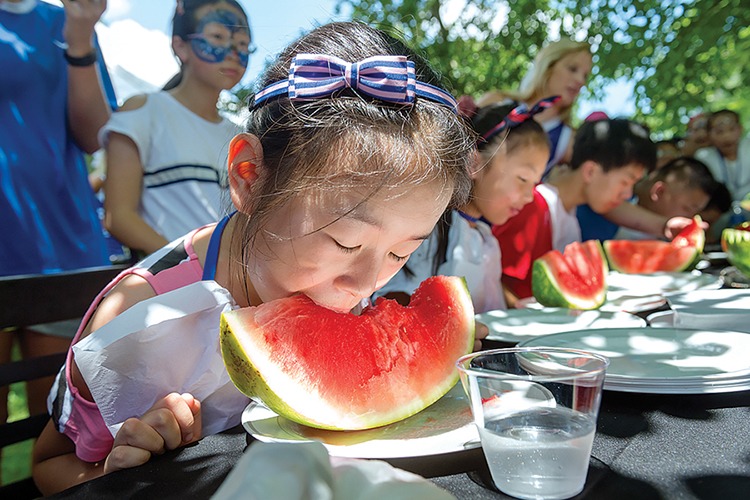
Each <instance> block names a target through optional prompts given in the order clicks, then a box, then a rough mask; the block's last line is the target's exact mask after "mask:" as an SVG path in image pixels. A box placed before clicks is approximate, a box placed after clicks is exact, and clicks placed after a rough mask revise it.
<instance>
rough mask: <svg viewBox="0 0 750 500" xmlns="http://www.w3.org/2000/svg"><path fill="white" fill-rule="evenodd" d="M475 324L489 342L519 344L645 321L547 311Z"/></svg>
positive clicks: (511, 313) (491, 315)
mask: <svg viewBox="0 0 750 500" xmlns="http://www.w3.org/2000/svg"><path fill="white" fill-rule="evenodd" d="M476 320H477V321H479V322H481V323H484V324H485V325H487V327H488V328H489V329H490V333H489V335H488V336H487V339H489V340H496V341H501V342H516V343H517V342H522V341H524V340H528V339H533V338H536V337H540V336H542V335H551V334H554V333H561V332H569V331H573V330H583V329H585V328H624V327H633V328H637V327H645V326H646V321H645V320H643V319H641V318H639V317H638V316H634V315H632V314H629V313H625V312H619V311H618V312H613V311H600V310H593V311H581V310H577V309H564V308H553V307H547V308H544V309H541V310H535V309H509V310H507V311H489V312H486V313H482V314H477V315H476Z"/></svg>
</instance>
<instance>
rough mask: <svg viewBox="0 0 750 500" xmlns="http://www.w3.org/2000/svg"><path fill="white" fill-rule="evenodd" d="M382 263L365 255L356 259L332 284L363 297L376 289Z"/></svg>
mask: <svg viewBox="0 0 750 500" xmlns="http://www.w3.org/2000/svg"><path fill="white" fill-rule="evenodd" d="M381 267H382V263H380V262H377V261H376V259H373V258H370V257H365V258H361V259H357V260H356V261H355V262H354V263H353V265H352V266H351V267H350V268H349V269H347V270H346V271H345V272H344V273H342V274H341V275H340V276H339V277H338V278H336V280H335V282H334V284H335V285H336V287H337V288H339V289H340V290H342V291H345V292H348V293H350V294H352V295H353V296H355V297H358V298H360V299H363V298H365V297H369V296H370V295H372V294H373V293H374V292H375V290H377V283H378V276H379V274H380V269H381Z"/></svg>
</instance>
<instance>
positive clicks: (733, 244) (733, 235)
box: [721, 228, 750, 276]
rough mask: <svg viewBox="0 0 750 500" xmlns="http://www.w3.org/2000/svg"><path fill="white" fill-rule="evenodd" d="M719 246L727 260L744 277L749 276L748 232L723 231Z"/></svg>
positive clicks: (749, 237)
mask: <svg viewBox="0 0 750 500" xmlns="http://www.w3.org/2000/svg"><path fill="white" fill-rule="evenodd" d="M721 246H722V247H723V248H724V250H725V251H726V252H727V260H728V261H729V262H730V263H731V264H732V265H733V266H734V267H736V268H737V269H739V270H740V271H741V272H742V273H743V274H744V275H745V276H750V231H746V230H743V229H731V228H727V229H724V230H723V231H722V232H721Z"/></svg>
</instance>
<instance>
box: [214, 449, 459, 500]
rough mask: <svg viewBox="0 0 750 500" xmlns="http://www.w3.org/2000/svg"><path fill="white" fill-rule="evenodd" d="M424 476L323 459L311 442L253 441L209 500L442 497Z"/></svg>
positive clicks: (371, 464) (324, 453)
mask: <svg viewBox="0 0 750 500" xmlns="http://www.w3.org/2000/svg"><path fill="white" fill-rule="evenodd" d="M453 498H454V497H453V496H452V495H451V494H450V493H448V492H447V491H445V490H442V489H440V488H438V487H437V486H435V485H434V484H432V483H430V482H429V481H427V480H426V479H424V478H423V477H421V476H418V475H416V474H412V473H411V472H406V471H404V470H401V469H397V468H395V467H392V466H391V465H390V464H388V463H386V462H382V461H380V460H361V459H357V458H340V457H329V456H328V452H327V451H326V449H325V447H324V446H323V445H322V444H320V443H317V442H304V443H263V442H260V441H256V442H255V443H253V444H252V445H251V446H250V448H249V449H248V450H247V451H246V452H245V454H244V455H243V457H242V458H241V459H240V461H239V462H237V465H235V466H234V469H232V472H230V473H229V475H228V476H227V478H226V479H225V480H224V482H223V483H222V485H221V486H220V487H219V490H218V491H217V492H216V493H215V494H214V496H212V497H211V500H234V499H243V500H383V499H388V500H448V499H453Z"/></svg>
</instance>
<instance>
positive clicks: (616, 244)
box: [604, 240, 701, 274]
mask: <svg viewBox="0 0 750 500" xmlns="http://www.w3.org/2000/svg"><path fill="white" fill-rule="evenodd" d="M604 251H605V252H606V253H607V260H609V265H610V267H611V268H612V269H613V270H614V271H619V272H621V273H627V274H651V273H655V272H657V271H665V272H681V271H688V270H690V269H692V268H693V266H694V265H695V264H696V263H697V261H698V260H699V259H700V256H701V252H700V251H698V249H697V248H696V247H691V246H686V247H681V248H675V247H674V246H672V245H671V244H670V243H667V242H666V241H658V240H640V241H631V240H607V241H605V242H604Z"/></svg>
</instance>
